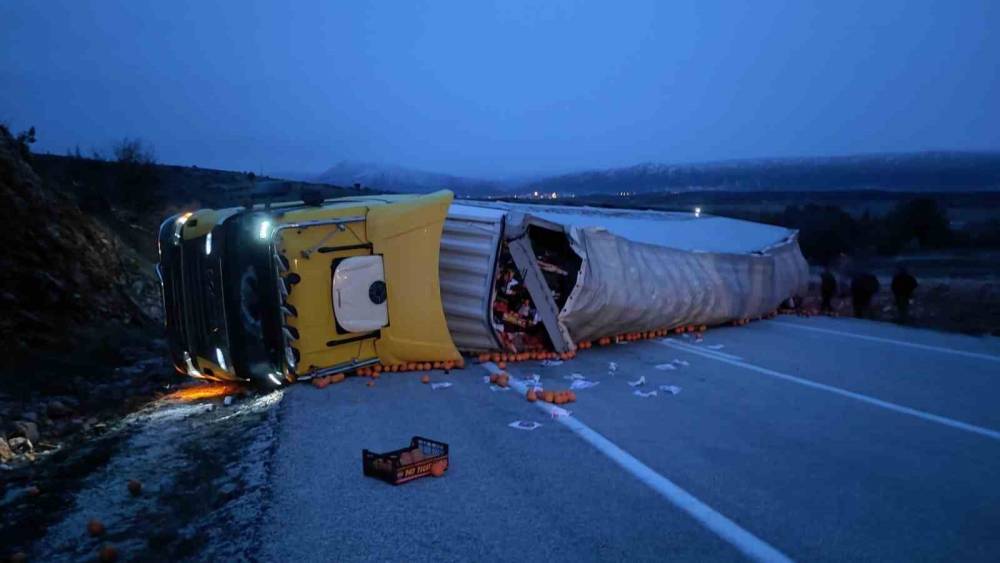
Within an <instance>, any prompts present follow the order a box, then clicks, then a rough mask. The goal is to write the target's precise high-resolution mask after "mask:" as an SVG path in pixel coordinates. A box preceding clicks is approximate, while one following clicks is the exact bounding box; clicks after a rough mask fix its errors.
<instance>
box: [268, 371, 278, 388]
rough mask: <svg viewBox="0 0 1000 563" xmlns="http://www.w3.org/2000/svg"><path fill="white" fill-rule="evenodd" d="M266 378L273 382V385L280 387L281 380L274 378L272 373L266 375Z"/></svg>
mask: <svg viewBox="0 0 1000 563" xmlns="http://www.w3.org/2000/svg"><path fill="white" fill-rule="evenodd" d="M267 378H268V379H270V380H271V381H273V382H274V384H275V385H281V380H280V379H278V378H277V377H275V376H274V374H273V373H269V374H267Z"/></svg>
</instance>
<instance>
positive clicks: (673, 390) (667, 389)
mask: <svg viewBox="0 0 1000 563" xmlns="http://www.w3.org/2000/svg"><path fill="white" fill-rule="evenodd" d="M660 391H663V392H664V393H670V394H671V395H676V394H678V393H680V392H681V388H680V387H678V386H676V385H660Z"/></svg>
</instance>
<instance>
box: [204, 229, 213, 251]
mask: <svg viewBox="0 0 1000 563" xmlns="http://www.w3.org/2000/svg"><path fill="white" fill-rule="evenodd" d="M211 253H212V232H211V231H209V232H208V234H207V235H205V256H208V255H209V254H211Z"/></svg>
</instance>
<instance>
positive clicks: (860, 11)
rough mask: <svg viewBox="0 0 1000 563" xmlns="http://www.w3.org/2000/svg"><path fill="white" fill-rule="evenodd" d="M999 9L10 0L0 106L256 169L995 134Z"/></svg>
mask: <svg viewBox="0 0 1000 563" xmlns="http://www.w3.org/2000/svg"><path fill="white" fill-rule="evenodd" d="M998 30H1000V2H996V1H993V0H984V1H974V0H951V1H942V2H922V1H913V0H909V1H895V0H877V1H870V0H869V1H857V2H855V1H833V0H830V1H824V2H806V1H787V2H763V1H754V2H709V1H700V0H699V1H692V2H674V1H649V2H647V1H638V0H635V1H626V2H596V1H595V2H564V1H558V2H557V1H537V0H534V1H520V0H504V1H497V2H477V1H470V0H465V1H461V0H460V1H454V2H444V1H441V2H423V1H394V2H370V3H366V2H355V1H351V2H332V1H329V0H309V1H306V0H300V1H297V2H292V3H289V2H248V1H230V2H205V1H200V0H194V1H169V2H154V1H149V2H137V1H134V0H121V1H112V0H101V1H84V0H69V1H65V2H63V1H59V2H57V1H46V0H4V1H3V2H2V3H0V120H2V121H4V122H6V123H8V124H9V125H10V126H11V128H12V129H14V130H20V129H25V128H27V127H28V126H30V125H34V126H36V127H37V129H38V139H39V141H38V144H37V145H36V146H35V150H37V151H51V152H55V153H64V152H66V151H67V149H70V148H72V147H74V146H77V145H79V147H80V148H81V149H82V150H83V151H84V152H89V151H90V150H91V149H92V148H97V149H100V150H103V151H105V152H106V151H107V150H108V148H109V147H110V146H111V144H112V143H113V142H114V141H115V140H116V139H120V138H122V137H125V136H129V137H141V138H144V139H146V140H148V141H149V142H151V143H152V144H153V145H154V146H155V149H156V152H157V156H158V158H159V159H160V160H161V161H163V162H167V163H176V164H185V165H190V164H197V165H199V166H203V167H215V168H223V169H234V170H261V169H262V170H263V171H264V172H281V171H296V172H304V173H309V172H316V173H318V172H320V171H322V170H323V169H325V168H327V167H329V166H331V165H333V164H334V163H336V162H337V161H340V160H362V161H373V162H381V163H391V164H397V165H401V166H406V167H412V168H418V169H424V170H431V171H438V172H448V173H454V174H464V175H474V176H482V177H511V176H518V175H523V174H535V173H554V172H566V171H573V170H580V169H593V168H604V167H612V166H623V165H630V164H635V163H639V162H644V161H655V162H667V163H669V162H692V161H707V160H723V159H733V158H755V157H781V156H815V155H838V154H855V153H868V152H895V151H910V150H926V149H945V150H998V149H1000V32H998Z"/></svg>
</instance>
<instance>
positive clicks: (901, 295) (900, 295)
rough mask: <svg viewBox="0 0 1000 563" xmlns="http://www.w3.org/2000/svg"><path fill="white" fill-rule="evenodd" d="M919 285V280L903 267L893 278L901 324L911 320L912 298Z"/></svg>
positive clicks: (893, 293)
mask: <svg viewBox="0 0 1000 563" xmlns="http://www.w3.org/2000/svg"><path fill="white" fill-rule="evenodd" d="M918 285H920V284H918V283H917V278H915V277H913V274H911V273H910V272H908V271H906V268H903V267H900V268H899V270H897V271H896V275H895V276H893V278H892V295H893V297H895V298H896V313H897V315H898V318H899V322H901V323H905V322H906V321H908V320H910V298H911V297H913V292H914V291H916V289H917V286H918Z"/></svg>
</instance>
